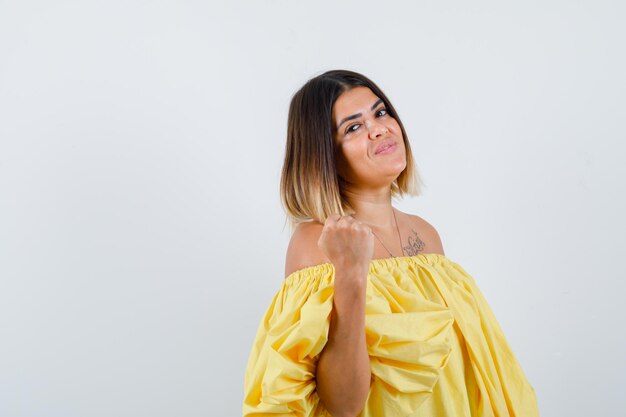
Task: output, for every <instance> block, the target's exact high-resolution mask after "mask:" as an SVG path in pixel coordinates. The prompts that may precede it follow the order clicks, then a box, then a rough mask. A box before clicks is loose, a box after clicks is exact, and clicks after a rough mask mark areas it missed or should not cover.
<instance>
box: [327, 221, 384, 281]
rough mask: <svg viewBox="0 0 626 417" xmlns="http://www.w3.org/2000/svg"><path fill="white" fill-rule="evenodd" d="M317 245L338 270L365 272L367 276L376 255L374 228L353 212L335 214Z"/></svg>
mask: <svg viewBox="0 0 626 417" xmlns="http://www.w3.org/2000/svg"><path fill="white" fill-rule="evenodd" d="M317 246H318V247H319V248H320V249H321V250H322V251H323V252H324V254H326V256H327V257H328V259H329V260H330V261H331V263H332V264H333V265H334V266H335V269H336V270H341V271H352V272H362V274H358V275H359V276H361V277H362V278H363V279H366V278H367V271H368V268H369V264H370V261H371V260H372V256H374V234H373V233H372V229H370V227H369V226H368V225H366V224H364V223H361V222H360V221H358V220H356V219H355V218H354V217H352V216H343V217H342V216H340V215H339V214H333V215H331V216H329V217H328V218H327V219H326V221H325V222H324V228H323V229H322V233H321V235H320V238H319V240H318V241H317Z"/></svg>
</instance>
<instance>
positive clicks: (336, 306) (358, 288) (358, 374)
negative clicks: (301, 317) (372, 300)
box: [316, 267, 371, 417]
mask: <svg viewBox="0 0 626 417" xmlns="http://www.w3.org/2000/svg"><path fill="white" fill-rule="evenodd" d="M366 276H367V270H365V271H363V268H358V267H357V268H345V269H341V270H337V269H335V282H336V285H335V292H334V301H333V310H332V313H331V320H330V329H329V332H328V342H327V343H326V346H325V347H324V350H323V351H322V353H321V354H320V359H319V361H318V363H317V375H316V377H317V393H318V395H319V397H320V400H321V401H322V403H323V404H324V406H325V407H326V409H327V410H328V411H329V412H330V413H331V414H332V415H333V417H354V416H356V415H358V414H359V413H360V412H361V410H362V409H363V406H364V405H365V400H367V395H368V392H369V387H370V381H371V370H370V362H369V355H368V353H367V345H366V343H365V289H366V288H365V287H366V285H354V283H357V282H358V283H366V280H365V278H364V277H366ZM337 277H339V280H337ZM337 283H339V284H337ZM341 283H349V284H350V285H341Z"/></svg>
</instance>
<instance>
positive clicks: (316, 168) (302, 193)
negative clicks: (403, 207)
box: [280, 70, 422, 230]
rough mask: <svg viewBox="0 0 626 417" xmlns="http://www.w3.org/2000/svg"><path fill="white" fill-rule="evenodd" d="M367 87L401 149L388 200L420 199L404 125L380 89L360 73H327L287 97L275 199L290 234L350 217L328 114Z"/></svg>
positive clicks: (419, 190) (352, 210) (330, 119)
mask: <svg viewBox="0 0 626 417" xmlns="http://www.w3.org/2000/svg"><path fill="white" fill-rule="evenodd" d="M358 86H362V87H368V88H369V89H370V90H371V91H372V93H374V94H375V95H376V96H377V97H378V98H380V99H381V100H382V101H383V103H384V105H385V107H386V109H387V114H389V115H390V116H391V117H393V118H394V119H395V120H396V121H397V122H398V125H399V126H400V129H401V131H402V138H403V140H404V146H405V148H406V167H405V169H404V170H403V171H402V172H401V173H400V175H399V176H398V178H396V180H395V181H394V182H393V183H392V184H391V196H392V197H395V198H399V197H402V196H404V195H407V194H408V195H414V196H417V195H420V194H421V186H422V181H421V178H420V176H419V173H418V171H417V167H416V166H415V163H414V160H413V154H412V153H411V147H410V145H409V140H408V137H407V134H406V131H405V130H404V125H403V124H402V121H401V120H400V117H399V116H398V113H397V112H396V110H395V108H394V107H393V105H392V104H391V102H390V101H389V99H388V98H387V96H386V95H385V93H383V92H382V90H381V89H380V88H378V86H377V85H376V84H374V82H373V81H371V80H370V79H368V78H367V77H365V76H364V75H362V74H359V73H356V72H353V71H347V70H333V71H327V72H325V73H323V74H321V75H318V76H317V77H314V78H312V79H310V80H309V81H307V83H306V84H304V86H303V87H302V88H301V89H300V90H298V91H297V92H296V93H295V94H294V96H293V97H292V99H291V104H290V105H289V116H288V125H287V143H286V146H285V160H284V163H283V170H282V175H281V179H280V198H281V202H282V204H283V207H284V209H285V211H286V214H287V219H288V220H289V225H290V228H291V230H293V229H294V228H295V226H296V225H297V224H298V223H301V222H305V221H310V220H315V221H318V222H320V223H324V222H325V221H326V219H327V218H328V217H329V216H330V215H332V214H335V213H338V214H340V215H342V216H345V215H349V214H353V213H354V209H353V208H352V207H351V206H350V204H349V203H348V201H347V200H346V199H345V197H344V196H343V193H342V190H343V187H342V184H343V180H342V179H341V178H340V177H339V175H338V173H337V168H336V165H335V152H336V150H337V148H336V145H335V140H334V138H333V134H334V130H333V124H332V110H333V106H334V104H335V101H337V99H338V98H339V96H340V95H341V94H343V93H344V92H346V91H348V90H351V89H352V88H354V87H358Z"/></svg>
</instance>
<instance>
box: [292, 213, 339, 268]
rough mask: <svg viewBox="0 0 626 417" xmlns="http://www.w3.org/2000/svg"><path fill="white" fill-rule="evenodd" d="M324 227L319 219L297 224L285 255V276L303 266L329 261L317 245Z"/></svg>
mask: <svg viewBox="0 0 626 417" xmlns="http://www.w3.org/2000/svg"><path fill="white" fill-rule="evenodd" d="M323 229H324V225H323V224H322V223H319V222H317V221H308V222H302V223H299V224H298V225H297V226H296V228H295V229H294V231H293V233H292V235H291V239H290V240H289V246H288V247H287V255H286V256H285V277H288V276H289V275H290V274H292V273H293V272H295V271H298V270H300V269H302V268H306V267H308V266H313V265H319V264H323V263H326V262H329V259H328V258H327V257H326V255H324V252H322V250H321V249H320V248H319V247H318V246H317V241H318V240H319V238H320V235H321V234H322V230H323Z"/></svg>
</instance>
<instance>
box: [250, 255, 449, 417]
mask: <svg viewBox="0 0 626 417" xmlns="http://www.w3.org/2000/svg"><path fill="white" fill-rule="evenodd" d="M333 277H334V269H333V266H332V265H331V264H322V265H317V266H314V267H309V268H305V269H302V270H300V271H297V272H295V273H293V274H292V275H290V276H289V277H288V278H287V279H286V280H285V282H284V283H283V285H282V287H281V289H280V290H279V291H278V293H277V294H276V296H275V297H274V299H273V300H272V303H271V304H270V306H269V308H268V310H267V311H266V313H265V315H264V317H263V319H262V321H261V324H260V325H259V328H258V331H257V335H256V338H255V341H254V344H253V347H252V351H251V353H250V356H249V359H248V364H247V367H246V372H245V379H244V403H243V415H244V417H247V416H261V415H272V416H298V417H309V416H310V417H313V416H315V417H317V416H330V414H329V413H328V412H327V411H326V410H325V408H324V406H323V404H322V403H321V401H320V400H319V397H318V395H317V392H316V390H315V370H316V365H317V361H318V359H319V355H320V353H321V352H322V350H323V348H324V346H325V344H326V342H327V340H328V330H329V325H330V313H331V310H332V306H333ZM369 286H370V284H368V287H369ZM368 293H373V294H374V296H373V298H374V300H373V304H372V299H371V298H372V297H369V296H368V300H367V303H368V304H370V305H371V307H372V306H373V307H372V308H369V309H367V311H366V340H367V345H368V352H369V355H370V364H371V370H372V383H371V385H370V391H369V395H368V398H367V401H366V404H365V406H364V409H363V411H362V412H361V414H360V417H374V416H377V417H378V416H381V415H383V414H382V413H383V412H384V415H389V416H398V417H400V416H402V417H404V416H408V415H410V414H411V413H412V412H413V411H414V410H415V409H416V408H417V407H418V406H419V404H420V403H421V402H422V401H423V400H424V399H426V397H427V395H428V394H430V393H432V390H433V387H434V386H435V384H436V382H437V379H438V377H439V373H440V370H441V369H442V368H443V367H444V366H445V365H446V363H447V360H448V355H449V354H450V350H451V347H450V343H449V332H450V330H451V327H452V322H453V318H452V315H451V313H450V312H449V311H448V310H447V309H446V308H445V307H444V306H440V305H438V304H435V303H431V302H429V301H424V300H422V301H420V302H414V303H411V302H409V303H406V304H407V305H408V307H406V306H405V308H403V311H402V312H386V311H385V310H384V309H382V310H381V309H380V308H378V307H380V306H381V305H385V304H387V305H389V302H391V300H387V299H386V297H393V293H389V292H386V291H375V292H372V291H370V288H368ZM383 294H385V295H383Z"/></svg>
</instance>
